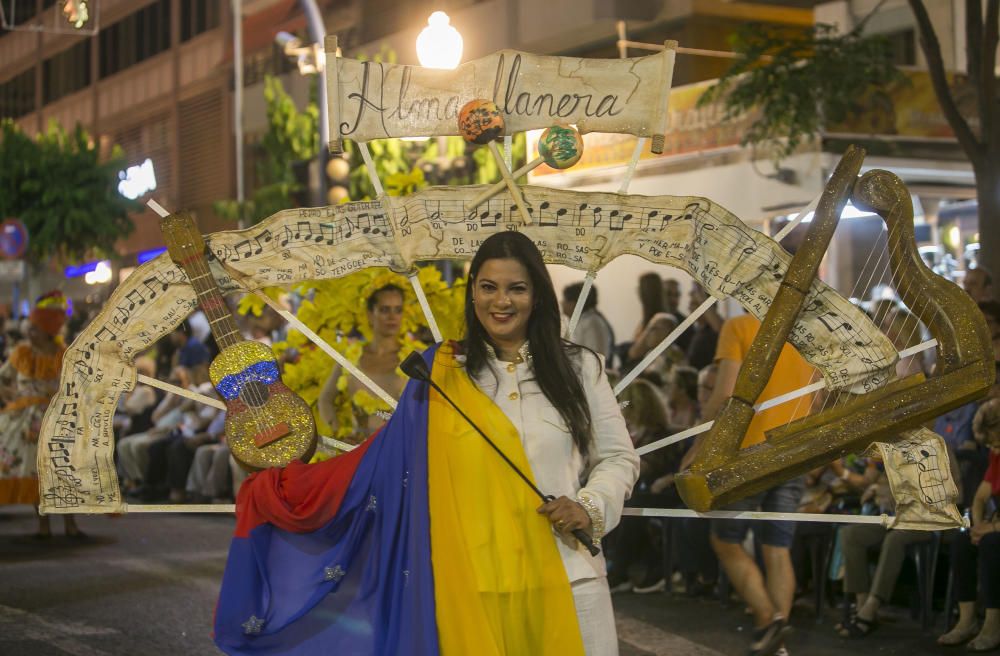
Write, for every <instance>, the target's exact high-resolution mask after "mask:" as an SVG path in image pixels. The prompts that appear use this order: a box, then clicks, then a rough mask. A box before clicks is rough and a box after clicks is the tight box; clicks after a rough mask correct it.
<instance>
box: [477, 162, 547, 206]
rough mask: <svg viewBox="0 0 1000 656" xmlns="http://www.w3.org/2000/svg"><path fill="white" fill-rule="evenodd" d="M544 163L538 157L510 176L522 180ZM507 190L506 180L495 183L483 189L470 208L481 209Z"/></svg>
mask: <svg viewBox="0 0 1000 656" xmlns="http://www.w3.org/2000/svg"><path fill="white" fill-rule="evenodd" d="M544 163H545V160H544V159H542V158H541V157H536V158H535V159H533V160H531V161H530V162H528V163H527V164H525V165H524V166H522V167H521V168H519V169H518V170H516V171H514V172H513V173H511V174H510V175H511V177H512V178H514V179H515V180H516V179H518V178H520V177H521V176H522V175H527V174H529V173H531V172H532V171H534V170H535V169H536V168H538V167H539V166H541V165H542V164H544ZM506 188H507V182H506V181H505V180H500V182H494V183H493V184H491V185H490V186H489V187H486V188H485V189H483V190H482V192H480V194H479V195H478V196H476V197H475V198H473V199H472V200H471V201H469V207H479V206H480V205H482V204H483V203H484V202H486V201H487V200H489V199H490V198H493V197H494V196H496V195H497V194H499V193H500V192H501V191H503V190H504V189H506Z"/></svg>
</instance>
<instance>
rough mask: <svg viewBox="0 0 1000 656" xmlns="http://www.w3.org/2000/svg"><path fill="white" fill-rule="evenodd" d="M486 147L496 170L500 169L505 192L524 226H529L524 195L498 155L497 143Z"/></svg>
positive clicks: (529, 217)
mask: <svg viewBox="0 0 1000 656" xmlns="http://www.w3.org/2000/svg"><path fill="white" fill-rule="evenodd" d="M486 147H487V148H489V149H490V153H491V154H492V155H493V159H494V160H495V161H496V163H497V168H498V169H500V175H501V176H502V177H503V181H504V183H505V184H506V185H507V190H508V191H509V192H510V196H511V198H512V199H513V200H514V205H516V206H517V211H518V213H519V214H520V215H521V220H522V221H524V225H526V226H527V225H531V215H530V214H528V208H527V206H525V204H524V195H523V194H522V193H521V187H519V186H518V184H517V181H516V180H515V179H514V178H512V177H511V175H510V169H509V168H508V167H507V163H506V162H505V161H504V160H503V155H501V154H500V149H499V148H497V142H495V141H490V142H488V143H487V144H486Z"/></svg>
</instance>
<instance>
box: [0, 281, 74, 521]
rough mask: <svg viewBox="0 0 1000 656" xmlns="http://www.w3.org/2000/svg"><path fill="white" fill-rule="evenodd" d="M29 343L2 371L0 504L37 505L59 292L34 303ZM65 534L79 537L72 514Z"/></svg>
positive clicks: (55, 369) (61, 311) (54, 378)
mask: <svg viewBox="0 0 1000 656" xmlns="http://www.w3.org/2000/svg"><path fill="white" fill-rule="evenodd" d="M28 322H29V328H28V341H26V342H22V343H20V344H18V345H17V346H16V347H15V348H14V350H13V351H12V352H11V355H10V358H8V360H7V362H5V363H4V365H3V366H2V367H0V397H2V400H3V402H4V406H3V410H2V411H0V505H4V504H21V503H24V504H28V503H30V504H33V505H35V506H37V505H38V469H37V466H36V454H37V451H38V433H39V430H40V429H41V424H42V416H43V415H44V414H45V409H46V408H47V407H48V405H49V400H50V399H51V398H52V396H53V394H55V393H56V391H57V390H58V389H59V373H60V371H61V369H62V358H63V353H64V352H65V351H66V349H65V347H64V346H63V345H62V344H61V343H60V340H59V339H58V335H59V331H60V330H62V327H63V324H64V323H66V300H65V298H63V295H62V293H60V292H57V291H56V292H50V293H48V294H45V295H44V296H42V297H41V298H39V299H38V302H37V304H36V305H35V308H34V309H33V310H32V311H31V314H30V315H29V316H28ZM63 521H64V522H65V527H66V535H68V536H70V537H79V536H82V535H83V534H82V533H81V532H80V529H79V528H77V525H76V522H75V521H74V519H73V516H72V515H63ZM51 534H52V533H51V529H50V527H49V518H48V517H47V516H44V515H40V516H39V517H38V533H36V534H35V537H36V538H41V539H44V538H48V537H50V536H51Z"/></svg>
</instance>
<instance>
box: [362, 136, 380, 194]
mask: <svg viewBox="0 0 1000 656" xmlns="http://www.w3.org/2000/svg"><path fill="white" fill-rule="evenodd" d="M358 148H359V149H360V150H361V159H363V160H364V161H365V169H366V170H367V171H368V179H369V180H371V183H372V186H373V187H374V188H375V197H376V198H382V196H385V191H384V190H383V189H382V181H381V180H379V177H378V171H376V170H375V161H374V160H372V153H371V151H370V150H368V143H367V142H365V141H362V142H360V143H358Z"/></svg>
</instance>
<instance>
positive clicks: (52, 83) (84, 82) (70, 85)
mask: <svg viewBox="0 0 1000 656" xmlns="http://www.w3.org/2000/svg"><path fill="white" fill-rule="evenodd" d="M89 84H90V39H85V40H83V41H80V42H79V43H77V44H76V45H75V46H73V47H72V48H68V49H66V50H63V51H62V52H60V53H59V54H58V55H53V56H52V57H49V58H48V59H46V60H45V61H43V62H42V102H43V103H45V104H48V103H50V102H55V101H56V100H59V99H60V98H62V97H63V96H67V95H69V94H71V93H73V92H75V91H79V90H80V89H83V88H84V87H86V86H88V85H89Z"/></svg>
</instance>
